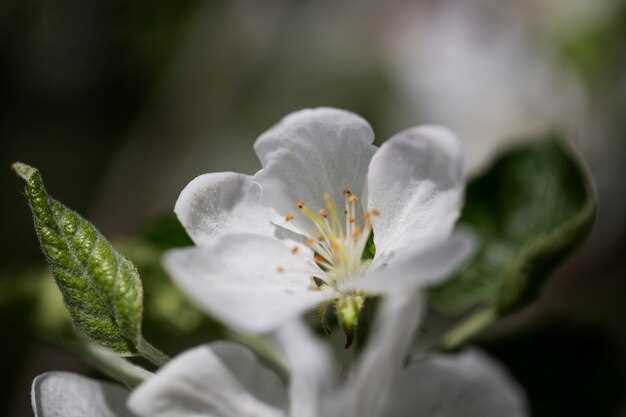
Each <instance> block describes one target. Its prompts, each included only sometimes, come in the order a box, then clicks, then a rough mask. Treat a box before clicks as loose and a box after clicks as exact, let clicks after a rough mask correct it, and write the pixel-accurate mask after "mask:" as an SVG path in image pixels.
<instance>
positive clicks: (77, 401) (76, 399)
mask: <svg viewBox="0 0 626 417" xmlns="http://www.w3.org/2000/svg"><path fill="white" fill-rule="evenodd" d="M128 395H129V391H128V390H126V389H125V388H123V387H121V386H118V385H115V384H111V383H108V382H100V381H96V380H93V379H90V378H86V377H84V376H81V375H78V374H72V373H69V372H48V373H45V374H42V375H39V376H38V377H37V378H35V380H34V381H33V386H32V393H31V396H32V398H31V399H32V405H33V412H34V413H35V417H58V416H63V417H132V416H133V413H131V412H130V411H129V410H128V408H127V407H126V398H127V397H128Z"/></svg>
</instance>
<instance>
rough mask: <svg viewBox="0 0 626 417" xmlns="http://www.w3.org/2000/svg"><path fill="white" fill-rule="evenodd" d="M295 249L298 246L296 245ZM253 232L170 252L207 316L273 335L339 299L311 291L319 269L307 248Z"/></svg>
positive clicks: (172, 269)
mask: <svg viewBox="0 0 626 417" xmlns="http://www.w3.org/2000/svg"><path fill="white" fill-rule="evenodd" d="M294 247H296V246H294ZM297 247H298V250H297V253H295V254H294V249H293V247H289V246H287V245H285V244H284V243H283V242H281V241H279V240H277V239H273V238H269V237H265V236H260V235H253V234H229V235H223V236H222V237H221V238H219V239H218V240H217V241H216V242H215V244H213V245H211V246H205V247H195V248H188V249H180V250H174V251H170V252H167V253H166V254H165V256H164V259H163V262H164V266H165V268H166V270H167V271H168V272H169V273H170V274H171V276H172V277H173V279H174V281H175V282H176V283H177V284H178V285H179V286H180V287H181V288H182V289H183V291H185V292H186V294H187V295H188V296H189V297H190V298H191V299H192V300H194V301H195V302H196V303H197V304H198V305H199V306H200V307H202V308H204V309H205V310H206V311H207V312H209V313H211V314H214V315H216V316H217V317H218V318H220V319H221V320H223V321H224V322H226V323H228V324H230V325H233V326H235V327H237V328H239V329H240V330H243V331H250V332H255V333H264V332H268V331H270V330H272V329H274V328H276V327H278V326H279V325H280V324H282V323H284V322H285V321H287V320H289V319H291V318H293V317H295V316H297V315H298V314H299V313H301V312H304V311H305V310H307V309H309V308H312V307H313V306H315V305H316V304H318V303H320V302H322V301H324V300H327V299H332V298H334V297H336V294H335V293H334V292H332V291H330V290H324V291H319V290H313V289H311V276H312V275H316V274H317V273H318V272H319V269H316V267H315V265H314V264H313V263H312V262H310V259H311V254H310V253H307V252H306V250H307V249H306V248H305V247H303V246H297Z"/></svg>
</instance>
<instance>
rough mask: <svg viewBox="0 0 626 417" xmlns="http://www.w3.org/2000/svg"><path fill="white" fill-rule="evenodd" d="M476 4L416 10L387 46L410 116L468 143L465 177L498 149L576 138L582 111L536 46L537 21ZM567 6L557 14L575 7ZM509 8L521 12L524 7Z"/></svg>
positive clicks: (578, 97)
mask: <svg viewBox="0 0 626 417" xmlns="http://www.w3.org/2000/svg"><path fill="white" fill-rule="evenodd" d="M559 1H562V0H559ZM476 3H477V2H451V3H442V4H441V5H440V7H435V8H433V11H431V12H429V13H427V12H425V11H422V13H420V14H419V15H416V16H414V18H413V19H410V20H407V22H410V24H407V25H405V28H404V29H403V30H401V31H398V32H397V33H396V34H395V36H393V37H391V42H390V45H389V48H388V49H389V50H390V51H392V53H391V54H390V55H389V56H390V64H391V66H392V68H395V70H396V73H397V77H396V80H397V82H398V83H399V88H398V90H399V91H401V92H403V93H405V94H406V98H407V99H408V100H409V101H410V103H411V104H413V106H412V107H413V113H414V114H420V115H421V116H422V117H425V118H427V119H428V120H433V121H435V122H436V123H442V124H444V125H445V126H449V127H450V128H452V129H454V131H455V132H457V133H458V134H459V135H460V136H461V138H462V139H463V141H464V143H466V144H467V154H466V155H465V157H466V161H465V162H466V166H465V168H466V170H467V173H468V174H476V173H477V172H479V171H480V170H481V169H484V168H485V167H486V166H487V165H488V164H489V163H490V162H491V160H492V159H493V158H494V156H495V155H496V154H497V152H498V151H500V150H501V149H504V148H506V147H507V146H510V145H512V144H514V143H519V142H521V141H527V140H529V139H532V138H534V137H536V136H537V135H542V134H545V132H546V131H550V130H552V129H555V128H558V129H559V130H561V129H563V130H565V132H566V133H568V135H567V136H573V137H577V136H581V135H580V130H581V129H582V128H583V124H584V119H585V116H584V115H585V111H586V109H585V106H586V97H585V94H584V90H583V88H582V86H581V84H580V80H578V79H577V78H576V76H575V74H573V73H572V71H571V69H569V68H567V67H565V66H563V65H562V64H560V63H559V62H558V60H557V59H555V57H554V56H553V55H554V54H551V53H550V52H551V51H548V50H543V49H541V48H540V47H539V45H538V44H537V42H536V38H537V33H536V30H537V28H536V27H535V24H536V23H537V22H535V21H533V22H532V24H529V22H525V23H526V24H527V25H526V26H527V27H525V26H524V25H523V24H524V19H523V17H522V16H521V15H522V14H523V10H509V9H507V8H500V7H499V6H500V2H497V1H487V2H484V1H482V2H480V5H477V4H476ZM541 3H542V4H543V5H544V6H545V4H546V3H548V2H547V1H542V2H541ZM571 3H572V2H571V1H568V7H566V8H560V9H559V10H561V11H563V10H568V11H569V10H572V9H575V7H574V6H573V5H572V4H571ZM585 3H588V4H593V5H595V4H597V3H599V2H585ZM481 6H484V10H483V9H481ZM510 6H511V7H513V8H515V7H517V6H519V7H521V8H528V4H527V3H525V2H519V3H515V4H513V3H512V4H511V5H510ZM502 10H505V12H503V13H501V14H497V12H498V11H502ZM506 11H508V12H509V13H507V12H506ZM494 12H495V15H494ZM545 15H546V13H545V11H544V13H543V14H542V13H537V14H533V17H538V16H542V17H544V16H545ZM549 21H550V23H551V24H554V19H549ZM528 26H529V27H531V28H532V30H529V27H528ZM541 39H543V38H541ZM543 46H545V45H543ZM577 133H578V134H577ZM582 136H584V135H582ZM594 144H595V142H594Z"/></svg>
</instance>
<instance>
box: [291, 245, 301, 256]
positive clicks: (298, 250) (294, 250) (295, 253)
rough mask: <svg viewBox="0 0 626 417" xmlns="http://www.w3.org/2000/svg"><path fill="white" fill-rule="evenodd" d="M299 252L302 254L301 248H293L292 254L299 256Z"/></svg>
mask: <svg viewBox="0 0 626 417" xmlns="http://www.w3.org/2000/svg"><path fill="white" fill-rule="evenodd" d="M298 252H300V247H299V246H294V247H293V248H291V254H292V255H297V254H298Z"/></svg>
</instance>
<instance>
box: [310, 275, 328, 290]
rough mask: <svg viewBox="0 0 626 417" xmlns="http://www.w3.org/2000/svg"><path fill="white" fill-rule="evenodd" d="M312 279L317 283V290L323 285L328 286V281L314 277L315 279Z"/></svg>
mask: <svg viewBox="0 0 626 417" xmlns="http://www.w3.org/2000/svg"><path fill="white" fill-rule="evenodd" d="M311 279H313V282H314V283H315V285H316V286H317V288H320V287H321V286H322V285H326V281H324V280H323V279H321V278H320V277H315V276H313V277H311Z"/></svg>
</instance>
